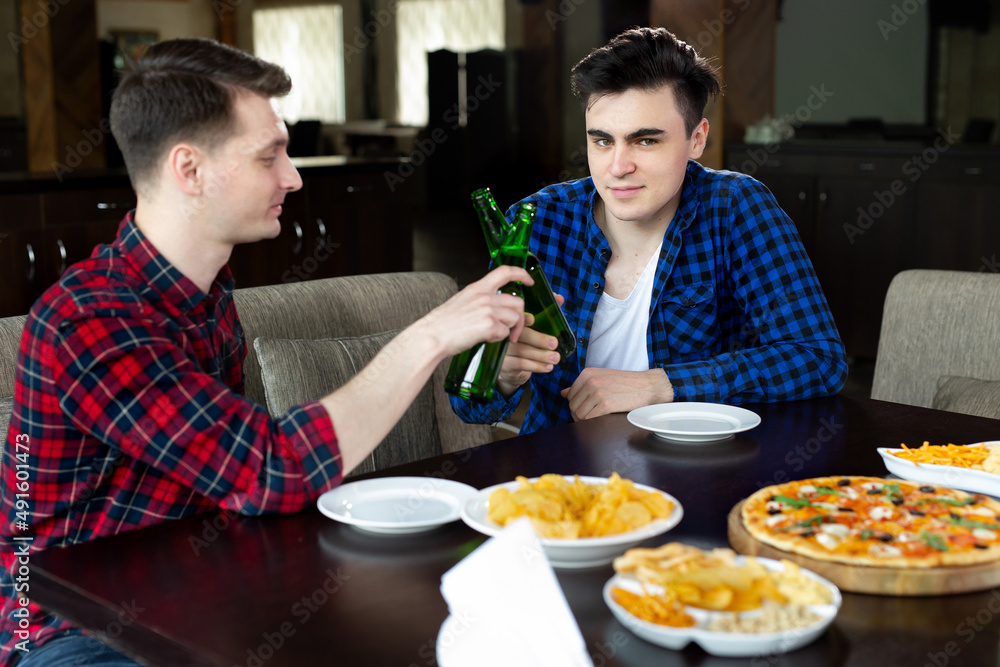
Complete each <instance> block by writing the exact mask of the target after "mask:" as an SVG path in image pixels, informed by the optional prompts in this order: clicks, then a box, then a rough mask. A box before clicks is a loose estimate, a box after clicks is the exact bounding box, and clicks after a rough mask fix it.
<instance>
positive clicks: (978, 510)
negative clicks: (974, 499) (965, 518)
mask: <svg viewBox="0 0 1000 667" xmlns="http://www.w3.org/2000/svg"><path fill="white" fill-rule="evenodd" d="M966 514H975V515H977V516H988V517H990V518H996V517H995V516H994V515H993V512H992V511H991V510H990V508H989V507H972V508H970V509H969V510H968V511H967V512H966Z"/></svg>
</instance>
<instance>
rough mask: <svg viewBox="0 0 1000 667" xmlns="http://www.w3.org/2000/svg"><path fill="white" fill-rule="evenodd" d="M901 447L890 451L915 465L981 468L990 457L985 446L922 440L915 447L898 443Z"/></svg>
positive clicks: (988, 450) (989, 451)
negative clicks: (932, 442) (933, 443)
mask: <svg viewBox="0 0 1000 667" xmlns="http://www.w3.org/2000/svg"><path fill="white" fill-rule="evenodd" d="M900 447H902V448H903V451H901V452H892V455H893V456H895V457H897V458H901V459H904V460H906V461H912V462H913V463H916V464H917V465H920V464H921V463H931V464H935V465H942V466H956V467H959V468H975V469H977V470H983V469H984V467H983V463H984V462H985V461H986V459H987V458H989V457H990V454H991V450H990V449H989V448H987V447H967V446H962V445H931V444H930V443H929V442H927V441H924V444H923V445H922V446H920V447H918V448H916V449H911V448H910V447H907V446H906V443H902V444H900Z"/></svg>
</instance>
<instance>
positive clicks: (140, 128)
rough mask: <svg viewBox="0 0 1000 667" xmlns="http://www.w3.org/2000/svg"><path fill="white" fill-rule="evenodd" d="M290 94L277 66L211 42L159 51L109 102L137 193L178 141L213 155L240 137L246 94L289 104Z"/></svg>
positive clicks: (164, 45)
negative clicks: (240, 104)
mask: <svg viewBox="0 0 1000 667" xmlns="http://www.w3.org/2000/svg"><path fill="white" fill-rule="evenodd" d="M291 89H292V81H291V79H290V78H289V77H288V75H287V74H286V73H285V71H284V70H283V69H282V68H281V67H279V66H277V65H274V64H272V63H268V62H265V61H263V60H261V59H259V58H255V57H254V56H252V55H250V54H248V53H245V52H243V51H239V50H237V49H234V48H232V47H229V46H225V45H223V44H220V43H218V42H215V41H212V40H209V39H175V40H169V41H166V42H160V43H158V44H154V45H152V46H151V47H149V49H147V51H146V53H145V54H144V55H143V56H142V57H141V58H139V60H138V61H137V62H136V63H135V66H134V67H133V68H132V69H131V70H129V71H128V72H127V73H126V74H125V76H124V77H123V78H122V80H121V83H119V84H118V87H117V88H116V89H115V92H114V96H113V98H112V102H111V132H112V134H113V135H114V137H115V140H116V141H117V142H118V146H119V148H120V149H121V152H122V157H123V158H124V159H125V167H126V169H128V174H129V178H130V179H131V180H132V187H133V188H135V190H136V192H139V191H140V189H142V188H143V187H145V186H147V185H149V184H150V183H153V182H155V180H154V179H155V178H156V175H157V169H158V164H159V162H160V161H161V160H162V159H163V157H164V156H165V154H166V153H167V151H169V150H170V149H171V148H172V147H173V146H174V145H176V143H177V142H179V141H190V142H192V143H197V144H199V145H201V146H203V147H205V149H206V150H214V149H215V148H217V147H218V146H219V145H221V144H222V143H223V142H225V141H226V140H227V139H228V138H229V137H231V136H232V135H233V134H235V133H236V132H237V130H238V129H239V128H238V127H237V123H236V120H235V118H234V116H233V101H234V100H235V99H236V97H237V96H238V95H240V94H244V93H246V92H251V93H256V94H258V95H262V96H264V97H267V98H271V97H283V96H285V95H287V94H288V92H289V91H290V90H291Z"/></svg>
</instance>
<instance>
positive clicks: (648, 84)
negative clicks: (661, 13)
mask: <svg viewBox="0 0 1000 667" xmlns="http://www.w3.org/2000/svg"><path fill="white" fill-rule="evenodd" d="M571 83H572V90H573V94H574V95H575V96H576V98H577V99H578V100H579V101H580V104H582V105H583V107H584V108H585V109H586V107H587V104H588V103H589V102H590V101H591V97H592V96H593V95H614V94H618V93H623V92H625V91H626V90H631V89H633V88H638V89H640V90H647V91H652V90H657V89H659V88H661V87H663V86H666V85H669V86H671V87H672V88H673V92H674V97H675V99H676V100H677V107H678V109H677V110H678V111H679V112H680V114H681V116H683V117H684V129H685V130H686V131H687V133H688V136H689V137H690V136H691V133H692V132H694V128H695V127H697V125H698V123H699V122H700V121H701V119H702V117H703V116H704V113H705V105H706V104H707V103H708V96H709V95H711V96H712V97H716V96H718V95H720V94H721V93H722V87H721V84H720V83H719V75H718V73H717V72H716V70H715V68H714V67H713V66H712V65H711V63H709V62H708V60H706V59H705V58H703V57H701V56H699V55H698V53H697V52H696V51H695V50H694V47H692V46H691V45H689V44H687V43H685V42H682V41H681V40H679V39H677V37H676V36H675V35H674V34H673V33H671V32H670V31H668V30H666V29H665V28H633V29H631V30H626V31H625V32H623V33H621V34H620V35H618V36H617V37H615V38H614V39H612V40H611V41H610V42H608V43H607V44H605V45H604V46H602V47H600V48H599V49H595V50H594V51H592V52H591V53H590V55H588V56H587V57H585V58H584V59H583V60H581V61H580V62H578V63H577V64H576V65H575V66H574V67H573V70H572V75H571Z"/></svg>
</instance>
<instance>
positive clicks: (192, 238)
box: [135, 200, 233, 294]
mask: <svg viewBox="0 0 1000 667" xmlns="http://www.w3.org/2000/svg"><path fill="white" fill-rule="evenodd" d="M165 209H166V210H165ZM169 210H173V211H174V212H173V213H170V212H169ZM177 210H178V209H177V208H176V207H172V206H163V205H160V204H159V203H158V202H155V201H154V202H144V201H142V200H140V201H139V203H138V204H137V205H136V209H135V224H136V226H137V227H138V228H139V230H140V231H141V232H142V233H143V235H144V236H145V237H146V238H147V239H149V242H150V243H152V244H153V246H154V247H155V248H156V249H157V251H158V252H159V253H160V254H161V255H163V256H164V258H166V260H167V261H168V262H170V263H171V264H172V265H173V266H174V267H175V268H176V269H177V270H178V271H180V272H181V273H183V274H184V276H185V277H186V278H187V279H188V280H190V281H191V282H193V283H194V284H195V285H197V286H198V289H200V290H201V291H202V292H205V293H206V294H207V293H208V292H209V291H210V290H211V289H212V283H213V282H215V278H216V276H217V275H218V274H219V271H221V270H222V267H223V266H225V265H226V263H227V262H228V261H229V256H230V255H231V254H232V251H233V247H232V246H231V245H222V244H219V243H217V242H212V241H210V240H208V239H206V238H205V234H204V231H205V224H204V222H202V221H199V220H198V218H197V216H193V215H192V216H183V215H177V213H176V211H177Z"/></svg>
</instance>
